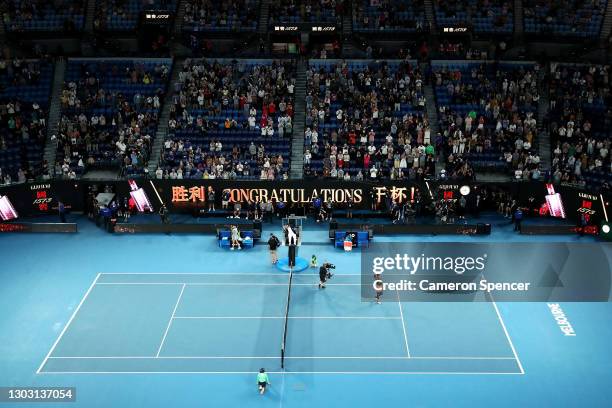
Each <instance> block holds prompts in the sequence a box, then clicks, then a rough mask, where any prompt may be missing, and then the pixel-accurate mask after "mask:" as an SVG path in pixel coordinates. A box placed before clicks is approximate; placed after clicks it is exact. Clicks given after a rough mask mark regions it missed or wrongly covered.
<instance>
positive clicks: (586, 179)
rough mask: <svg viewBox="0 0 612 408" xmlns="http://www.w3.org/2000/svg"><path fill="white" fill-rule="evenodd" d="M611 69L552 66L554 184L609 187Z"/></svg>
mask: <svg viewBox="0 0 612 408" xmlns="http://www.w3.org/2000/svg"><path fill="white" fill-rule="evenodd" d="M609 81H610V66H609V65H605V66H604V65H588V64H585V65H569V64H551V66H550V73H549V76H548V86H549V88H550V122H551V125H550V134H551V145H552V146H553V157H552V166H551V168H552V170H551V171H552V175H553V180H554V181H555V182H561V181H562V182H568V183H577V184H583V185H584V184H590V185H596V186H597V187H604V188H605V189H609V186H610V182H611V181H612V180H610V174H612V169H611V167H610V166H611V162H610V148H611V144H612V131H611V130H610V129H611V127H612V109H611V108H610V106H612V105H611V102H612V98H611V97H612V95H611V94H610V82H609Z"/></svg>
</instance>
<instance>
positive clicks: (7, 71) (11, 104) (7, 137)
mask: <svg viewBox="0 0 612 408" xmlns="http://www.w3.org/2000/svg"><path fill="white" fill-rule="evenodd" d="M52 80H53V65H52V64H51V63H50V62H47V61H41V60H1V61H0V169H1V171H0V173H2V176H1V177H0V184H2V183H8V182H11V181H12V182H15V181H24V179H23V178H24V176H26V177H28V178H29V177H35V176H40V175H41V174H42V173H43V167H42V164H43V163H42V162H43V148H44V143H45V139H46V136H47V126H46V117H47V110H48V104H49V95H50V93H51V83H52ZM20 169H21V170H22V171H23V173H22V174H20ZM7 176H8V178H7Z"/></svg>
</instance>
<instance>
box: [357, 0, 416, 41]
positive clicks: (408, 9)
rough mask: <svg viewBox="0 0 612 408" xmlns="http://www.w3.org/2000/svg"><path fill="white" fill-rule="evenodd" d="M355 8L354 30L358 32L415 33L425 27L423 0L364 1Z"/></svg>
mask: <svg viewBox="0 0 612 408" xmlns="http://www.w3.org/2000/svg"><path fill="white" fill-rule="evenodd" d="M354 7H355V8H354V10H353V30H355V31H357V32H363V33H369V32H415V31H417V29H419V28H421V29H422V28H423V27H425V21H426V17H425V6H424V1H423V0H409V1H402V0H382V1H373V0H362V1H360V2H355V3H354Z"/></svg>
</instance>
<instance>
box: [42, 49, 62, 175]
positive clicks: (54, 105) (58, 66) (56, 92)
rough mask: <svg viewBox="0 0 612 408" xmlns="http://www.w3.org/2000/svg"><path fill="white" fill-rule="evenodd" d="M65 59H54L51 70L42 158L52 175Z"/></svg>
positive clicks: (60, 110)
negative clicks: (51, 83)
mask: <svg viewBox="0 0 612 408" xmlns="http://www.w3.org/2000/svg"><path fill="white" fill-rule="evenodd" d="M66 65H67V63H66V60H65V59H64V58H62V57H60V58H58V59H57V60H56V61H55V67H54V72H53V87H52V88H51V99H50V101H49V119H48V122H47V141H46V143H45V153H44V156H43V157H44V160H46V161H47V163H48V164H49V172H50V174H51V176H53V174H54V172H55V157H56V155H57V140H56V139H55V138H53V136H54V135H55V136H56V137H57V135H58V130H59V121H60V118H61V114H62V104H61V96H62V89H63V88H64V75H65V73H66Z"/></svg>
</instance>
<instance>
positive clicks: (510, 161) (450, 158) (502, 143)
mask: <svg viewBox="0 0 612 408" xmlns="http://www.w3.org/2000/svg"><path fill="white" fill-rule="evenodd" d="M538 71H539V66H538V65H516V66H513V65H496V64H484V63H482V64H481V63H463V64H459V65H455V66H453V65H451V66H448V65H445V64H443V63H442V64H439V65H436V66H434V73H433V76H434V79H433V81H434V86H435V89H436V94H437V98H438V110H439V113H438V119H439V122H440V127H441V132H442V136H443V138H444V151H445V153H444V154H445V156H446V161H447V163H448V165H449V166H450V167H451V168H450V169H447V172H450V173H452V172H456V171H459V170H458V168H457V166H456V164H460V167H459V169H465V164H464V162H466V161H467V163H469V164H468V166H471V167H475V168H476V169H494V170H495V169H499V170H505V171H507V172H510V171H511V172H513V173H514V175H515V177H516V178H517V179H535V180H537V179H540V177H541V176H542V170H541V169H540V166H539V163H540V156H539V155H538V153H537V144H536V140H535V137H536V133H537V120H536V116H537V108H538V101H539V99H540V96H539V91H538V77H539V76H538Z"/></svg>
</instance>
